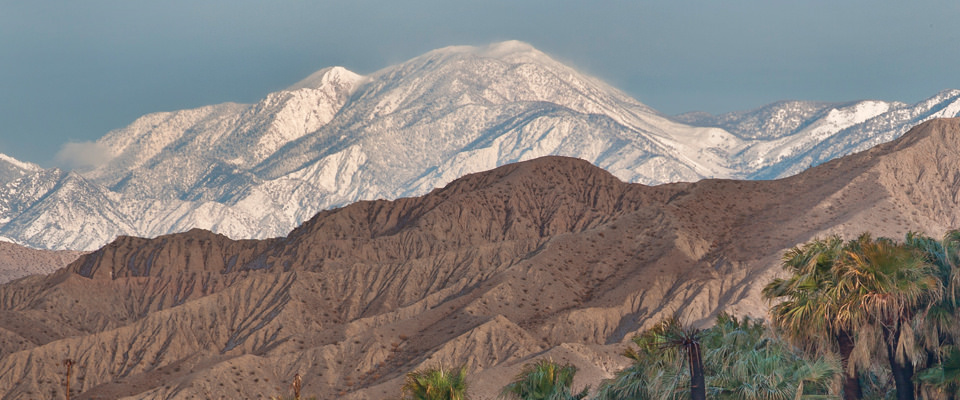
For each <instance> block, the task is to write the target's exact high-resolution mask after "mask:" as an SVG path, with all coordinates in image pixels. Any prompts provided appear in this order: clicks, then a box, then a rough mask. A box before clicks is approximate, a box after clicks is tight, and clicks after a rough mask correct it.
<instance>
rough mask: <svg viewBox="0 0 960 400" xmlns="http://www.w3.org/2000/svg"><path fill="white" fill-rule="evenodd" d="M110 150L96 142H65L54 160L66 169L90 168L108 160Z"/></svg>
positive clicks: (110, 156) (109, 158) (110, 157)
mask: <svg viewBox="0 0 960 400" xmlns="http://www.w3.org/2000/svg"><path fill="white" fill-rule="evenodd" d="M112 158H113V156H112V155H111V154H110V150H109V149H108V148H107V147H106V146H104V145H101V144H99V143H97V142H67V143H64V144H63V146H62V147H61V148H60V151H59V152H57V155H56V157H55V158H54V160H55V161H56V163H57V164H58V165H59V166H61V167H63V168H68V169H92V168H96V167H98V166H100V165H103V164H105V163H107V162H108V161H110V160H111V159H112Z"/></svg>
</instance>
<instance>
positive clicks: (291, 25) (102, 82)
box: [0, 0, 960, 165]
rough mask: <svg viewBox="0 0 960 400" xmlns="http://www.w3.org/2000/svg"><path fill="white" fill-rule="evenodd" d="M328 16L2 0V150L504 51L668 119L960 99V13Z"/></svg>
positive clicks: (582, 9) (585, 8)
mask: <svg viewBox="0 0 960 400" xmlns="http://www.w3.org/2000/svg"><path fill="white" fill-rule="evenodd" d="M328 3H329V2H302V1H284V2H270V3H262V2H255V1H229V2H228V1H209V2H186V1H168V2H157V3H153V2H152V3H142V2H123V1H87V2H63V1H44V2H14V1H8V0H0V54H3V56H2V57H0V121H2V124H0V153H6V154H9V155H11V156H13V157H16V158H18V159H21V160H24V161H32V162H37V163H40V164H42V165H58V164H68V165H91V164H94V163H96V162H98V161H97V160H96V159H95V158H96V157H93V159H89V156H90V154H87V153H83V152H80V153H77V150H78V149H80V150H82V149H83V147H80V146H78V144H83V143H85V142H89V141H92V140H96V139H97V138H99V137H100V136H102V135H103V134H104V133H106V132H107V131H109V130H111V129H116V128H120V127H123V126H125V125H127V124H129V123H130V122H131V121H133V120H134V119H135V118H137V117H138V116H140V115H143V114H146V113H150V112H155V111H169V110H176V109H182V108H190V107H197V106H201V105H206V104H213V103H221V102H230V101H232V102H244V103H246V102H255V101H257V100H258V99H259V98H261V97H262V96H264V95H265V94H266V93H268V92H271V91H275V90H278V89H281V88H283V87H286V86H288V85H291V84H293V83H295V82H297V81H299V80H300V79H302V78H304V77H306V76H307V75H309V74H310V73H311V72H313V71H315V70H318V69H320V68H323V67H327V66H333V65H341V66H344V67H346V68H348V69H350V70H353V71H355V72H358V73H364V74H366V73H371V72H374V71H376V70H378V69H380V68H383V67H386V66H388V65H391V64H394V63H397V62H400V61H403V60H406V59H409V58H411V57H415V56H417V55H419V54H422V53H424V52H426V51H429V50H431V49H435V48H439V47H444V46H448V45H457V44H474V45H478V44H486V43H490V42H494V41H500V40H506V39H516V40H521V41H525V42H528V43H531V44H532V45H533V46H535V47H537V48H538V49H540V50H542V51H544V52H546V53H548V54H550V55H552V56H554V57H555V58H557V59H558V60H560V61H563V62H565V63H568V64H571V65H573V66H575V67H577V68H579V69H581V70H583V71H585V72H587V73H589V74H592V75H594V76H597V77H599V78H600V79H602V80H605V81H607V82H609V83H610V84H612V85H613V86H616V87H618V88H620V89H622V90H624V91H626V92H627V93H628V94H630V95H632V96H634V97H636V98H637V99H638V100H640V101H641V102H643V103H645V104H647V105H649V106H651V107H653V108H655V109H658V110H660V111H662V112H664V113H667V114H676V113H681V112H686V111H694V110H702V111H708V112H713V113H718V112H726V111H733V110H741V109H749V108H754V107H758V106H761V105H763V104H766V103H769V102H772V101H776V100H781V99H803V100H823V101H846V100H856V99H864V98H873V99H882V100H898V101H904V102H916V101H919V100H921V99H923V98H925V97H928V96H932V95H934V94H935V93H937V92H938V91H940V90H943V89H948V88H960V78H958V77H960V74H957V72H956V66H957V65H960V30H958V29H957V28H956V25H955V23H956V20H957V18H958V17H960V4H958V3H957V2H954V1H923V2H892V1H882V2H875V1H874V2H867V1H859V0H858V1H848V2H842V4H837V3H835V2H825V1H813V2H797V3H782V2H761V1H725V2H707V1H698V2H693V1H675V2H626V1H622V2H621V1H598V2H572V1H562V2H558V1H553V2H549V1H524V2H515V1H485V2H475V3H471V4H466V5H465V4H463V3H460V2H457V3H452V2H446V1H416V2H392V1H354V2H341V3H339V4H328ZM67 143H73V144H72V145H66V147H64V146H65V144H67ZM58 153H59V154H60V156H59V158H58V157H57V154H58ZM81 153H83V154H81ZM77 155H83V156H86V157H87V158H78V156H77ZM58 160H59V161H58Z"/></svg>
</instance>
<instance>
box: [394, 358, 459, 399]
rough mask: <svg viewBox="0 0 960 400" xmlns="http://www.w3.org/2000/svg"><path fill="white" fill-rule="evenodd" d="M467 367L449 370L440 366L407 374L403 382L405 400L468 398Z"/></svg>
mask: <svg viewBox="0 0 960 400" xmlns="http://www.w3.org/2000/svg"><path fill="white" fill-rule="evenodd" d="M466 378H467V367H466V366H465V365H464V366H461V367H460V368H456V369H455V371H447V370H444V369H443V366H442V365H441V366H440V367H438V368H428V369H426V370H420V371H414V372H411V373H409V374H407V379H406V381H405V382H404V383H403V387H402V388H401V390H402V391H403V400H468V399H469V397H467V379H466Z"/></svg>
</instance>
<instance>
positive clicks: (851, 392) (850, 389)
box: [837, 331, 863, 400]
mask: <svg viewBox="0 0 960 400" xmlns="http://www.w3.org/2000/svg"><path fill="white" fill-rule="evenodd" d="M837 344H838V345H839V347H840V365H841V367H842V368H843V398H844V399H847V400H853V399H862V398H863V390H862V389H861V388H860V377H859V376H858V375H859V374H857V370H856V367H854V369H853V371H852V373H850V372H847V371H848V369H847V368H848V367H849V365H850V354H853V346H854V343H853V335H851V334H850V332H847V331H841V332H840V333H838V334H837Z"/></svg>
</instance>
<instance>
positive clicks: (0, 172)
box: [0, 153, 41, 185]
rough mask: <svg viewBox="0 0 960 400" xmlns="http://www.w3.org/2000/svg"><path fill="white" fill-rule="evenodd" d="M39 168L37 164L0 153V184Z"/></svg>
mask: <svg viewBox="0 0 960 400" xmlns="http://www.w3.org/2000/svg"><path fill="white" fill-rule="evenodd" d="M39 170H41V168H40V166H39V165H36V164H33V163H28V162H23V161H20V160H17V159H15V158H13V157H10V156H8V155H6V154H3V153H0V185H3V184H6V183H7V182H10V181H13V180H15V179H18V178H22V177H23V176H24V175H27V174H32V173H34V172H37V171H39Z"/></svg>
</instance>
